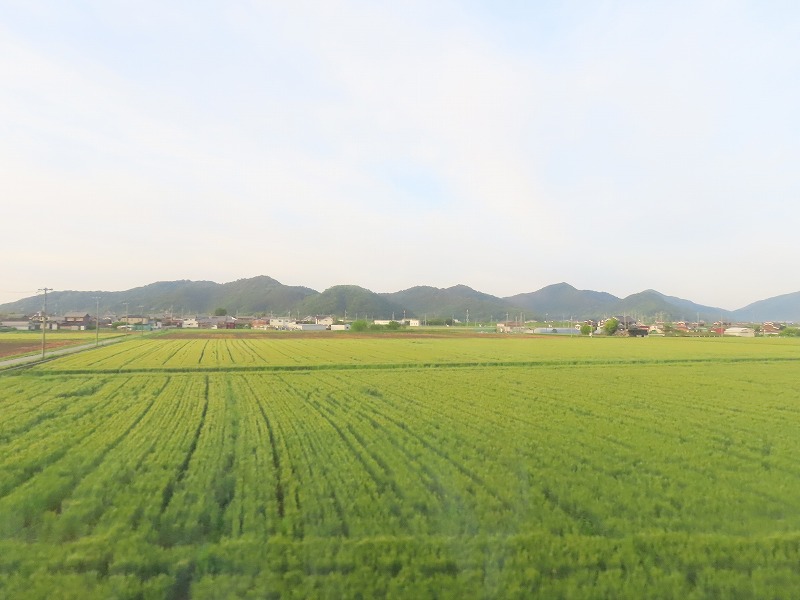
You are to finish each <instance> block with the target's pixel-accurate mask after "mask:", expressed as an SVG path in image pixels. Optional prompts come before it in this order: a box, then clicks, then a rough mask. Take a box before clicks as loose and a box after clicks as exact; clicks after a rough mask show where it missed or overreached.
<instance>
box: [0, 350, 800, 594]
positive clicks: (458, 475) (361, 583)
mask: <svg viewBox="0 0 800 600" xmlns="http://www.w3.org/2000/svg"><path fill="white" fill-rule="evenodd" d="M222 341H223V340H189V341H187V340H168V341H167V342H164V343H161V342H159V341H158V340H157V339H155V340H147V339H145V340H142V341H141V342H130V343H126V344H124V346H128V348H122V347H119V348H116V349H113V350H112V349H108V350H109V351H111V353H110V354H108V355H103V356H107V357H112V356H116V357H118V359H119V360H120V361H121V362H124V363H125V364H135V363H136V362H137V361H139V360H140V359H139V358H137V356H138V354H137V353H138V352H140V351H142V349H145V348H148V347H149V348H150V350H151V351H152V352H154V353H156V354H158V353H163V354H164V356H166V354H167V353H168V352H169V351H174V352H173V354H172V355H171V356H173V357H174V356H176V355H177V353H181V352H183V353H184V356H185V357H188V356H190V354H189V353H192V354H191V356H195V357H197V358H198V359H199V360H200V362H202V361H203V360H205V357H206V356H209V353H211V355H213V354H214V353H217V356H216V357H215V358H214V359H213V360H214V361H217V362H224V361H233V362H232V363H231V364H236V363H235V361H236V360H237V356H238V354H237V353H242V354H243V355H245V354H247V353H248V352H249V353H252V355H255V349H260V347H259V344H258V343H257V342H258V340H249V339H248V340H244V341H243V342H246V343H244V345H239V344H228V343H227V342H230V340H227V341H225V342H226V343H225V344H222V345H216V344H215V343H216V342H222ZM234 341H236V342H238V341H239V340H234ZM303 341H310V340H297V343H298V344H299V343H301V342H303ZM387 341H393V340H387ZM402 341H403V342H405V343H409V342H407V341H405V340H402ZM450 341H451V340H444V342H445V343H449V342H450ZM505 341H506V340H498V342H501V343H504V342H505ZM583 341H588V340H581V342H583ZM624 341H625V342H626V343H631V342H634V343H639V342H641V340H624ZM660 341H662V340H656V343H658V342H660ZM197 342H199V344H197ZM212 342H214V343H212ZM548 342H549V340H548ZM173 343H177V344H178V345H175V346H173V345H172V344H173ZM274 343H276V344H279V343H287V342H285V341H279V342H274ZM291 343H294V342H291ZM331 343H339V340H336V341H335V342H333V341H332V342H331ZM472 343H473V344H474V343H476V341H475V340H473V341H472ZM590 343H591V342H590ZM647 343H649V341H647ZM181 344H182V345H181ZM723 344H724V342H723ZM727 346H729V347H730V348H736V349H737V350H735V351H734V350H732V351H731V352H733V353H734V356H744V355H743V354H742V355H737V354H735V352H738V348H740V347H741V346H737V345H735V344H730V345H727ZM779 346H780V347H781V348H784V350H785V349H786V348H789V349H790V350H789V351H787V352H786V353H785V354H784V355H780V354H778V353H776V354H775V355H770V356H767V358H770V357H781V356H783V357H784V358H787V357H790V356H791V348H792V347H791V346H786V347H785V346H782V345H779ZM287 347H289V346H287ZM765 347H766V346H765ZM311 348H312V359H313V360H319V358H318V357H319V356H320V355H321V353H322V352H323V350H324V351H326V352H327V351H330V347H329V346H324V345H323V346H319V347H313V346H312V347H311ZM314 348H316V349H314ZM463 349H464V351H465V352H466V351H468V350H469V351H472V352H481V351H483V350H480V351H476V350H474V348H473V347H472V346H466V345H465V346H463ZM298 351H299V350H298ZM362 351H363V349H362ZM223 352H227V358H225V356H226V355H225V354H221V353H223ZM87 356H88V355H87ZM97 356H98V357H99V356H101V354H98V355H97ZM200 356H202V358H199V357H200ZM248 356H249V354H248ZM314 357H317V358H314ZM459 358H463V356H460V357H459ZM312 359H309V360H312ZM64 360H65V361H66V360H69V359H64ZM87 360H88V359H87ZM102 360H105V359H102ZM148 360H149V359H148ZM165 360H168V359H165ZM181 360H184V359H183V358H182V359H181ZM243 360H249V359H243ZM331 360H332V359H331ZM58 362H61V361H58ZM160 364H162V365H163V364H165V363H164V362H163V361H162V363H160ZM743 364H746V367H745V368H743V366H742V364H739V363H735V362H726V361H721V362H718V363H714V362H710V361H709V362H698V363H694V364H668V365H664V364H661V365H659V364H633V363H629V364H620V365H583V366H575V367H572V368H563V367H561V366H558V365H555V366H553V367H548V366H546V365H543V366H540V367H537V368H534V369H532V368H522V367H492V368H488V367H483V368H481V367H475V368H458V369H448V368H436V369H414V368H408V369H403V370H391V369H386V370H374V369H360V370H359V369H350V370H338V371H337V370H328V371H308V372H298V373H292V372H266V371H265V372H252V373H236V372H231V373H210V372H198V373H172V374H170V373H163V372H160V371H156V372H154V373H152V374H136V373H134V374H132V373H126V374H112V373H109V372H103V369H100V368H98V369H97V373H96V374H95V375H82V374H75V375H66V374H61V373H60V372H59V374H46V373H44V371H41V372H40V374H38V375H33V374H28V373H22V374H15V375H6V376H4V377H3V378H2V380H1V381H2V384H3V385H2V386H0V414H3V419H2V421H0V596H3V595H5V596H19V595H20V594H19V593H15V592H19V591H21V590H27V591H28V592H29V593H32V594H33V592H32V591H31V590H34V591H35V589H36V588H35V585H41V586H42V588H41V589H42V590H44V589H45V587H46V586H50V587H51V588H53V587H54V586H57V587H58V589H60V590H64V596H65V597H77V591H76V593H75V595H73V596H70V593H69V590H70V589H74V590H78V589H80V590H82V591H83V593H84V595H85V597H108V596H119V597H137V596H143V595H148V594H154V595H156V596H172V597H186V596H188V595H191V596H192V597H200V598H201V597H213V596H214V593H215V590H216V591H219V590H221V589H227V590H230V591H231V595H234V596H235V595H242V596H244V595H248V594H249V595H251V596H268V594H269V593H274V594H277V593H280V594H281V595H283V596H288V597H292V596H295V597H303V596H305V597H308V596H315V595H328V596H331V597H336V596H340V597H346V596H348V595H350V596H353V595H355V592H359V593H361V594H363V595H365V596H385V595H390V596H391V595H398V596H400V595H404V594H405V595H415V596H421V597H424V596H430V595H432V594H433V592H435V591H436V590H448V591H449V592H450V594H451V595H453V596H457V595H461V596H467V597H475V596H478V597H481V596H485V597H498V596H503V597H529V596H530V595H540V596H542V597H574V596H575V595H581V594H580V593H579V592H580V590H585V589H591V590H594V591H595V592H596V594H595V595H596V596H598V597H604V596H606V597H607V596H616V597H625V596H627V597H676V598H677V597H681V598H684V597H704V596H708V595H710V594H711V595H714V594H716V595H718V596H731V595H734V593H736V594H737V595H738V596H739V597H770V594H771V595H772V596H774V597H780V596H781V595H782V594H783V595H784V596H785V595H786V593H787V591H788V590H791V589H794V588H793V586H796V585H800V571H798V570H797V567H796V565H797V564H800V563H798V557H800V538H798V532H800V467H797V465H796V457H797V455H798V454H799V453H800V439H799V438H798V437H797V435H796V431H797V430H798V427H799V426H800V397H799V396H798V394H797V391H796V390H798V389H800V370H798V369H795V368H793V365H792V364H791V363H788V362H774V361H773V362H770V361H769V360H765V361H764V362H757V361H749V362H747V363H743ZM109 370H110V369H109ZM26 580H27V581H29V582H30V581H33V580H35V582H36V583H35V584H34V587H31V588H26V587H24V585H25V581H26ZM586 586H589V587H588V588H587V587H586ZM40 595H42V596H44V593H43V592H42V594H40ZM444 595H448V594H444Z"/></svg>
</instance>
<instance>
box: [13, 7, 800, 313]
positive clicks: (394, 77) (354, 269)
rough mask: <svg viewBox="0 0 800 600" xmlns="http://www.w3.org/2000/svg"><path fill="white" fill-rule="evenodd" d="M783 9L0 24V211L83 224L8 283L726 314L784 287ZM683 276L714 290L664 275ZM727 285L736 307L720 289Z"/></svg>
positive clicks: (787, 148)
mask: <svg viewBox="0 0 800 600" xmlns="http://www.w3.org/2000/svg"><path fill="white" fill-rule="evenodd" d="M509 6H513V5H509ZM523 8H524V12H519V13H515V10H520V11H521V10H522V9H523ZM29 10H32V11H34V12H27V11H29ZM36 11H38V12H36ZM80 11H83V12H80ZM79 12H80V14H79ZM796 12H797V11H796V10H795V11H792V14H789V15H787V16H786V17H787V18H784V19H779V18H774V17H773V16H772V15H770V14H769V11H764V10H762V9H760V8H759V7H756V5H754V4H749V3H741V4H734V5H718V4H713V3H711V4H705V3H701V4H700V5H695V4H691V5H688V4H687V5H685V6H675V5H670V6H664V7H660V8H659V7H653V6H644V5H630V6H624V7H615V6H607V5H604V6H603V7H594V8H591V7H586V6H572V7H570V6H569V5H564V6H559V8H557V9H552V10H549V12H547V11H545V10H544V9H543V8H542V7H531V6H528V7H522V8H518V9H514V8H503V9H502V10H501V9H500V8H499V7H493V6H492V7H490V6H489V5H486V6H483V5H480V4H473V5H471V6H470V8H469V9H467V8H465V7H464V5H461V4H460V3H453V4H436V5H434V6H431V5H430V4H429V3H416V4H414V3H411V4H403V5H402V6H400V5H397V6H395V5H374V4H370V3H358V2H337V3H305V4H302V3H301V4H289V5H275V4H262V3H238V4H234V5H225V6H223V7H220V8H218V9H208V8H206V9H202V8H198V7H194V6H193V7H191V10H189V9H188V8H187V7H178V8H175V7H165V6H161V5H158V4H155V3H153V4H147V3H145V4H143V5H142V4H136V5H125V4H122V5H120V4H115V5H108V4H105V3H101V4H96V5H95V4H90V5H86V6H84V7H83V8H82V9H67V8H64V7H63V6H60V5H55V4H49V3H40V4H39V5H36V7H35V8H33V9H28V8H27V7H26V6H24V5H19V6H17V7H15V11H14V12H13V14H12V17H13V18H9V19H8V20H7V22H6V25H5V29H4V30H3V31H2V32H1V33H2V35H0V56H4V57H10V59H9V58H6V59H5V60H3V59H0V79H2V80H3V85H2V87H0V111H2V113H3V115H4V119H3V124H1V125H0V133H2V135H1V136H0V138H1V139H0V159H2V160H0V175H2V181H3V183H0V186H2V190H3V194H2V195H3V197H4V198H9V199H10V200H7V201H6V202H10V203H12V204H13V206H15V207H19V208H25V209H27V207H32V206H36V207H38V208H40V209H41V210H43V211H45V212H51V213H53V214H58V213H60V212H61V211H63V210H65V209H68V210H70V211H75V213H77V214H79V215H80V218H79V219H77V220H73V221H72V222H69V223H68V224H67V225H66V226H65V225H64V222H63V221H60V220H59V221H55V220H54V221H53V223H52V225H50V226H48V227H47V239H46V241H45V242H44V243H39V244H34V243H33V240H32V239H31V238H30V237H29V236H27V235H26V234H24V233H16V232H15V233H12V234H10V235H7V236H4V237H3V239H2V241H0V251H2V253H3V254H6V253H10V252H14V255H15V256H16V257H19V260H20V261H21V262H22V263H24V264H28V265H29V266H30V269H29V270H23V271H21V273H20V274H17V275H15V278H16V277H20V278H19V279H18V282H19V283H16V284H14V287H17V288H20V289H22V288H25V287H26V286H27V287H30V284H29V283H28V279H27V276H26V274H30V275H29V277H30V278H31V279H35V280H36V285H37V286H38V285H44V284H47V285H50V284H49V283H47V282H46V281H45V283H44V284H42V283H40V282H41V280H47V279H48V278H52V277H53V276H54V274H55V273H61V272H63V271H61V270H60V266H61V265H63V264H65V263H66V258H65V257H69V260H72V261H75V260H77V261H78V262H81V263H83V264H88V265H93V264H96V265H97V268H93V267H91V266H90V267H87V268H86V269H85V270H84V271H83V273H84V274H83V279H81V278H80V277H81V276H80V275H78V274H74V275H73V276H71V277H72V278H68V280H67V281H66V282H65V283H63V284H60V283H59V284H57V285H65V286H68V287H72V288H79V287H92V288H98V287H104V286H112V285H113V286H117V287H130V285H133V284H132V283H130V281H131V279H134V280H135V281H136V284H142V283H147V282H148V281H151V280H155V279H170V278H175V279H177V278H186V277H189V278H202V279H217V280H220V281H222V280H231V279H235V278H237V277H246V276H252V275H256V274H259V273H264V274H267V275H271V276H273V277H276V278H277V279H279V280H282V281H284V280H285V281H286V282H288V283H294V284H306V285H311V286H313V287H327V286H328V285H334V284H337V283H341V282H342V281H350V282H352V283H358V284H360V285H364V286H366V287H371V288H374V289H379V290H380V291H392V290H394V289H400V288H403V287H408V286H410V285H415V284H417V283H428V284H432V285H440V286H445V285H452V284H454V283H460V282H463V283H467V284H468V285H472V286H473V287H476V288H479V289H482V290H484V291H487V292H490V293H495V294H501V295H506V294H513V293H518V292H523V291H531V290H533V289H537V288H539V287H542V286H544V285H547V284H550V283H553V282H555V281H562V280H566V281H570V282H572V283H573V284H574V285H576V286H578V287H581V286H584V287H596V289H603V290H606V291H610V292H612V293H615V294H617V295H624V294H623V292H622V290H629V291H628V293H632V292H635V291H639V290H641V289H644V288H649V287H653V288H657V289H659V290H660V291H663V292H665V293H668V294H671V295H681V296H683V297H687V298H690V299H693V300H697V301H704V302H707V303H711V304H718V305H722V306H725V307H732V306H733V305H736V304H744V303H746V302H749V301H752V300H755V299H758V298H759V297H765V296H768V295H772V291H771V290H772V289H775V290H779V292H780V293H783V292H786V291H787V290H785V289H784V288H782V287H781V286H782V285H783V284H782V282H779V281H776V277H775V276H774V275H773V276H770V275H768V274H767V273H768V271H767V270H765V269H763V268H761V267H760V266H759V265H764V264H772V265H776V266H778V267H779V268H781V269H788V268H791V264H790V261H789V260H788V259H786V258H785V257H787V256H793V255H796V254H797V252H796V250H797V248H796V247H795V245H794V242H793V241H792V240H791V239H790V240H789V241H787V242H786V244H784V245H783V246H780V247H773V246H771V245H770V244H767V243H765V241H767V240H768V239H769V235H770V234H769V233H766V230H765V229H764V228H761V227H757V226H753V227H750V228H748V225H756V224H757V223H759V222H760V218H761V217H762V216H767V217H769V216H773V217H775V216H776V217H780V220H781V221H782V222H783V223H787V222H792V221H795V222H796V221H797V219H798V217H800V214H799V213H798V210H800V209H798V208H797V206H798V203H797V201H796V200H797V195H798V192H800V188H799V186H798V184H797V182H796V177H795V176H794V168H793V167H794V164H795V163H796V159H797V155H798V150H800V148H799V147H798V144H800V142H798V141H797V140H798V137H797V135H796V133H797V117H796V114H795V112H796V111H795V107H796V105H797V101H798V100H800V98H798V88H797V87H796V84H795V83H794V82H793V78H792V77H791V73H793V72H795V71H796V67H797V62H798V60H800V59H799V58H798V57H800V53H798V52H797V50H798V42H797V36H796V35H794V33H796V25H797V22H798V21H797V18H796V17H797V14H796ZM768 17H769V18H768ZM33 23H40V24H44V25H46V27H47V28H48V30H49V31H50V32H51V35H49V36H47V37H45V36H42V34H41V33H40V28H37V27H34V26H33ZM792 23H794V25H792ZM132 215H133V216H132ZM723 222H725V223H726V224H731V225H732V227H726V226H723ZM109 223H113V227H109ZM143 223H145V224H144V225H143ZM736 225H744V230H745V231H746V232H747V233H746V236H747V237H746V239H747V240H749V241H750V243H747V244H743V243H742V242H741V238H738V239H733V238H732V237H731V233H730V232H731V230H732V229H733V230H736V231H742V228H737V227H736ZM739 235H741V234H739ZM142 236H146V237H145V239H146V243H144V244H142ZM98 247H100V248H102V249H103V256H102V259H101V261H100V262H93V260H92V259H93V258H94V256H95V255H96V253H97V250H98ZM132 248H135V252H133V251H132ZM725 257H736V258H735V260H725ZM113 264H125V265H126V269H125V270H124V271H123V272H122V273H115V274H114V275H113V276H110V275H109V272H110V271H111V270H112V265H113ZM620 264H624V265H625V267H624V268H622V269H620V268H619V266H618V265H620ZM698 264H699V265H705V267H704V268H711V266H713V268H714V270H713V272H712V273H711V274H709V275H707V276H706V277H709V278H711V281H712V285H710V286H709V285H707V283H706V282H707V279H706V278H705V277H704V276H700V275H698V276H692V277H687V276H686V273H687V271H688V270H690V269H694V268H695V265H698ZM56 266H59V268H56ZM742 269H746V270H747V274H748V275H749V277H750V281H753V282H758V288H755V289H754V288H753V287H752V286H750V287H749V289H747V290H745V289H742V288H741V287H737V286H731V287H726V286H725V284H724V283H722V282H724V281H725V280H726V278H727V280H731V279H732V278H733V277H735V276H739V275H741V271H742ZM715 277H716V278H718V279H714V278H715ZM581 281H583V282H585V283H580V282H581ZM20 286H21V287H20ZM762 289H763V292H762ZM788 291H792V290H788ZM776 293H778V292H776ZM754 294H755V295H754ZM0 301H2V298H0Z"/></svg>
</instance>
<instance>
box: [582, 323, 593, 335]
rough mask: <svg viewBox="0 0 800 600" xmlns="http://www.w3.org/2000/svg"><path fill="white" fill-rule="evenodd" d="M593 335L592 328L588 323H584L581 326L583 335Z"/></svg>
mask: <svg viewBox="0 0 800 600" xmlns="http://www.w3.org/2000/svg"><path fill="white" fill-rule="evenodd" d="M590 333H592V326H591V325H589V324H588V323H584V324H583V325H581V335H589V334H590Z"/></svg>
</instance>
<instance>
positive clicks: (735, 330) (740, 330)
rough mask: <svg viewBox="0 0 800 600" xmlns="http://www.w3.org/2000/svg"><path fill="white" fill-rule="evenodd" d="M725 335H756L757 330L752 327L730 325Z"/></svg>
mask: <svg viewBox="0 0 800 600" xmlns="http://www.w3.org/2000/svg"><path fill="white" fill-rule="evenodd" d="M723 335H729V336H731V337H756V330H755V329H753V328H752V327H728V328H727V329H726V330H725V332H724V333H723Z"/></svg>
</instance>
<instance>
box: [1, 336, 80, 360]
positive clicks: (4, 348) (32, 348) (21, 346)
mask: <svg viewBox="0 0 800 600" xmlns="http://www.w3.org/2000/svg"><path fill="white" fill-rule="evenodd" d="M80 343H83V342H80V341H76V340H53V341H52V342H51V341H49V340H48V341H47V350H48V351H50V350H56V349H58V348H64V347H65V346H74V345H75V344H80ZM41 351H42V341H41V340H37V341H34V340H0V358H10V357H12V356H22V355H24V354H33V353H34V352H41Z"/></svg>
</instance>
